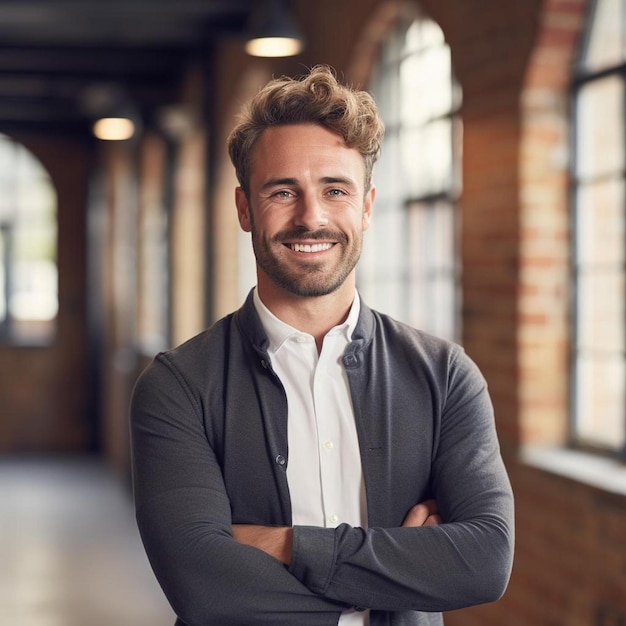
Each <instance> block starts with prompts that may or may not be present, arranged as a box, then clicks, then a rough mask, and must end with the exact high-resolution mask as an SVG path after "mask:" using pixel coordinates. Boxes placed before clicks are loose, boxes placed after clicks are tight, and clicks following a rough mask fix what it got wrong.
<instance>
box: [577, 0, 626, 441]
mask: <svg viewBox="0 0 626 626" xmlns="http://www.w3.org/2000/svg"><path fill="white" fill-rule="evenodd" d="M624 7H625V3H624V2H621V0H599V1H598V2H597V3H596V5H595V12H594V15H593V16H592V18H591V20H590V23H589V32H588V33H587V38H586V42H587V43H586V45H585V46H584V47H583V51H582V52H583V53H582V56H581V62H580V67H579V74H578V76H577V78H576V84H575V124H576V128H575V137H576V142H575V169H574V182H575V194H574V203H575V206H574V232H575V249H574V279H575V285H574V289H575V311H574V314H575V324H574V336H575V350H574V362H573V377H574V394H573V399H574V407H573V408H574V428H573V438H574V440H575V442H576V443H578V444H581V445H585V446H593V447H598V448H604V449H607V450H615V451H620V450H623V449H624V447H625V445H626V254H625V247H626V245H625V242H626V229H625V224H626V193H625V178H624V172H625V166H626V151H625V143H626V134H625V126H624V120H625V116H626V107H625V97H626V92H625V85H626V71H625V69H624V63H625V62H626V47H625V42H626V15H625V14H624Z"/></svg>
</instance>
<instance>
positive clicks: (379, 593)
mask: <svg viewBox="0 0 626 626" xmlns="http://www.w3.org/2000/svg"><path fill="white" fill-rule="evenodd" d="M453 361H454V362H453V363H452V366H451V367H450V368H449V370H448V372H447V379H446V380H443V381H440V383H439V386H440V387H441V389H442V401H441V404H442V405H441V408H440V411H441V412H440V429H439V435H438V438H437V441H436V443H435V454H434V460H433V463H432V465H431V484H432V491H433V497H434V498H435V499H436V500H437V502H438V505H439V510H440V512H441V515H442V518H443V523H442V524H440V525H437V526H428V527H422V528H376V527H373V528H368V529H362V528H353V527H350V526H348V525H345V524H343V525H340V526H339V527H337V528H336V529H323V528H314V527H296V528H294V545H293V560H292V563H291V566H290V571H291V572H292V573H293V574H294V575H295V576H296V577H298V579H299V580H301V581H302V582H304V584H306V585H307V586H308V587H309V588H310V589H311V590H313V591H315V592H316V593H319V594H322V595H324V596H325V597H326V598H329V599H335V600H339V601H342V602H346V603H348V604H350V605H353V606H357V607H365V608H370V609H374V610H386V611H401V610H415V611H427V612H435V611H448V610H453V609H459V608H463V607H466V606H471V605H475V604H480V603H484V602H490V601H494V600H497V599H498V598H499V597H500V596H501V595H502V594H503V593H504V590H505V588H506V586H507V583H508V579H509V576H510V572H511V566H512V557H513V541H514V540H513V535H514V532H513V495H512V491H511V487H510V483H509V480H508V477H507V474H506V471H505V468H504V464H503V461H502V459H501V456H500V451H499V444H498V440H497V437H496V430H495V424H494V419H493V410H492V406H491V402H490V399H489V396H488V393H487V387H486V384H485V382H484V380H483V378H482V376H481V374H480V373H479V371H478V368H477V367H476V366H475V365H474V364H473V362H471V360H470V359H469V358H468V357H467V356H466V355H465V353H464V352H462V351H461V350H459V351H457V352H456V354H455V357H454V359H453ZM416 406H419V404H416ZM418 410H419V409H418ZM389 419H390V423H391V428H393V417H391V418H389Z"/></svg>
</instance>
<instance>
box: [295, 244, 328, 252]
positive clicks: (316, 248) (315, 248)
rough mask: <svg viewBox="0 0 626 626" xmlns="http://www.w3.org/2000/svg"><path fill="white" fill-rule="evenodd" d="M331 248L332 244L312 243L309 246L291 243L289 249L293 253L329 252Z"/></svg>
mask: <svg viewBox="0 0 626 626" xmlns="http://www.w3.org/2000/svg"><path fill="white" fill-rule="evenodd" d="M332 247H333V244H332V243H314V244H313V245H310V244H308V243H292V244H291V249H292V250H293V251H294V252H322V251H324V250H330V248H332Z"/></svg>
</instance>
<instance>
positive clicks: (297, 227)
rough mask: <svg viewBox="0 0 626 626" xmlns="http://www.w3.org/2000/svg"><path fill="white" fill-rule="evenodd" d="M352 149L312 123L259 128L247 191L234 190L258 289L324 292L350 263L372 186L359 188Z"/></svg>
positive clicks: (341, 279) (345, 275)
mask: <svg viewBox="0 0 626 626" xmlns="http://www.w3.org/2000/svg"><path fill="white" fill-rule="evenodd" d="M364 181H365V166H364V163H363V158H362V157H361V155H360V154H359V153H358V151H357V150H355V149H353V148H348V147H347V146H346V144H345V143H344V141H343V139H342V138H341V137H340V136H339V135H336V134H335V133H332V132H330V131H329V130H327V129H326V128H324V127H322V126H320V125H317V124H294V125H286V126H275V127H271V128H268V129H267V130H265V131H263V133H262V134H261V136H260V138H259V139H258V141H257V143H256V145H255V147H254V149H253V152H252V160H251V167H250V181H249V196H248V197H246V195H245V194H244V192H243V191H242V190H241V189H237V194H236V201H237V211H238V214H239V222H240V224H241V227H242V228H243V229H244V230H245V231H246V232H251V233H252V244H253V247H254V253H255V256H256V260H257V269H258V279H259V287H260V288H261V289H262V288H263V287H264V286H265V287H266V288H270V287H271V288H272V289H275V288H276V287H278V288H279V289H281V290H283V291H286V292H288V293H290V294H293V295H296V296H303V297H317V296H323V295H327V294H329V293H332V292H334V291H336V290H337V289H339V287H341V286H342V285H344V283H346V279H349V281H348V288H351V289H353V288H354V271H353V270H354V267H355V265H356V263H357V261H358V259H359V256H360V254H361V246H362V241H363V232H364V231H365V230H366V229H367V228H368V226H369V221H370V215H371V208H372V202H373V199H374V189H373V188H372V189H370V190H368V191H367V192H365V189H364Z"/></svg>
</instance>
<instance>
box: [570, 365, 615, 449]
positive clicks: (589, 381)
mask: <svg viewBox="0 0 626 626" xmlns="http://www.w3.org/2000/svg"><path fill="white" fill-rule="evenodd" d="M576 374H577V376H576V379H577V384H576V404H577V408H578V411H577V423H576V434H577V436H578V437H579V438H580V439H581V440H583V441H584V442H586V443H590V444H596V445H601V446H606V447H608V448H612V449H614V450H620V449H622V448H623V447H624V444H625V443H626V433H625V432H624V431H625V429H624V424H625V420H624V413H623V411H624V406H626V394H625V387H624V381H625V380H626V360H625V359H624V356H623V355H617V354H615V355H604V356H602V357H592V356H588V355H582V356H581V357H580V358H579V359H578V367H577V372H576Z"/></svg>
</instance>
